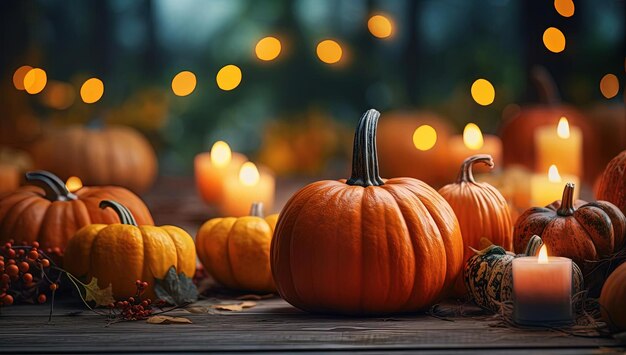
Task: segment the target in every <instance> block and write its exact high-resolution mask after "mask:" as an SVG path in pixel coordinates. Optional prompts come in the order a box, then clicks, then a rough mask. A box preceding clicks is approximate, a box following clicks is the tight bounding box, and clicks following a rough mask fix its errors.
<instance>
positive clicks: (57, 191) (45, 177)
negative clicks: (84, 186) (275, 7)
mask: <svg viewBox="0 0 626 355" xmlns="http://www.w3.org/2000/svg"><path fill="white" fill-rule="evenodd" d="M26 181H28V182H29V183H31V184H32V185H36V186H39V187H41V188H42V189H43V190H44V191H45V192H46V195H45V196H44V197H45V198H46V199H47V200H49V201H52V202H54V201H71V200H76V199H77V198H78V197H77V196H76V195H74V194H73V193H71V192H70V191H69V190H68V189H67V187H66V186H65V183H64V182H63V181H62V180H61V179H59V177H58V176H56V175H54V174H53V173H51V172H48V171H44V170H38V171H31V172H28V173H26Z"/></svg>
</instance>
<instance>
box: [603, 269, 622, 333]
mask: <svg viewBox="0 0 626 355" xmlns="http://www.w3.org/2000/svg"><path fill="white" fill-rule="evenodd" d="M625 300H626V263H623V264H621V265H620V266H619V267H618V268H617V269H615V271H613V272H612V273H611V275H609V277H608V278H607V280H606V282H605V283H604V286H603V287H602V293H601V294H600V311H601V313H602V318H603V319H604V321H605V322H606V323H607V324H608V325H609V327H610V328H611V329H612V330H614V331H616V332H619V331H622V332H623V331H626V307H624V301H625Z"/></svg>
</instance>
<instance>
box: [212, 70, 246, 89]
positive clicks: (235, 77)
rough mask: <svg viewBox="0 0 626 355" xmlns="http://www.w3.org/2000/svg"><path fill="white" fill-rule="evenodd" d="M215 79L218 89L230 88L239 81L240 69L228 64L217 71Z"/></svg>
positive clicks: (235, 85)
mask: <svg viewBox="0 0 626 355" xmlns="http://www.w3.org/2000/svg"><path fill="white" fill-rule="evenodd" d="M215 81H217V86H218V87H219V88H220V89H222V90H224V91H229V90H232V89H234V88H236V87H237V86H239V84H240V83H241V69H239V67H238V66H236V65H232V64H229V65H227V66H225V67H223V68H222V69H220V71H218V72H217V76H216V78H215Z"/></svg>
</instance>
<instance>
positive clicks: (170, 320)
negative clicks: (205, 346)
mask: <svg viewBox="0 0 626 355" xmlns="http://www.w3.org/2000/svg"><path fill="white" fill-rule="evenodd" d="M146 322H147V323H150V324H191V323H192V321H191V320H189V319H187V318H184V317H170V316H152V317H150V318H148V320H146Z"/></svg>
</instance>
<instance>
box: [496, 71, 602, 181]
mask: <svg viewBox="0 0 626 355" xmlns="http://www.w3.org/2000/svg"><path fill="white" fill-rule="evenodd" d="M532 78H533V80H534V81H535V82H536V84H537V86H538V89H539V92H540V97H541V99H542V101H543V103H542V104H540V105H533V106H525V107H522V108H521V110H518V111H514V112H513V113H512V114H511V115H510V116H507V117H504V122H503V124H502V126H501V128H500V137H501V138H502V150H503V152H502V153H503V155H502V157H503V161H504V165H505V166H510V165H522V166H524V167H526V168H528V169H531V170H534V169H535V156H536V154H535V145H534V144H529V143H528V142H531V143H532V142H534V141H535V131H536V130H537V128H539V127H541V126H550V125H554V127H555V130H556V126H557V124H558V122H559V119H560V118H561V117H567V120H568V121H569V124H570V126H576V127H579V128H580V129H581V130H582V131H583V132H585V134H584V135H583V157H582V159H583V166H584V167H586V166H587V165H588V162H592V161H593V160H594V159H596V156H597V154H598V149H597V144H596V143H595V129H594V127H593V126H592V125H591V124H590V122H589V120H588V118H587V117H586V116H585V115H584V114H583V113H582V112H580V111H579V110H577V109H576V108H574V107H572V106H570V105H566V104H563V103H561V100H560V98H559V94H558V90H557V88H556V85H555V84H554V81H553V80H552V78H551V77H550V74H549V73H548V72H547V71H546V70H545V68H535V69H534V70H533V72H532ZM586 170H587V169H586V168H585V178H586V180H587V181H590V182H593V178H594V177H593V176H592V174H591V173H588V172H587V171H586Z"/></svg>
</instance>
